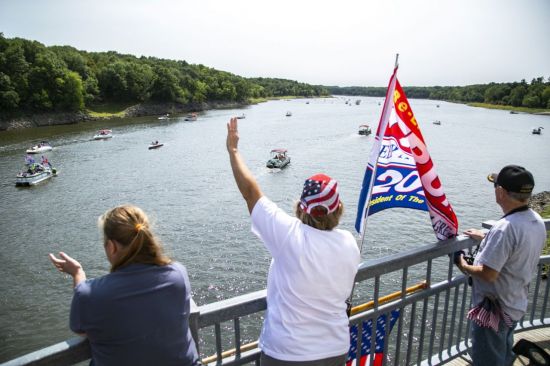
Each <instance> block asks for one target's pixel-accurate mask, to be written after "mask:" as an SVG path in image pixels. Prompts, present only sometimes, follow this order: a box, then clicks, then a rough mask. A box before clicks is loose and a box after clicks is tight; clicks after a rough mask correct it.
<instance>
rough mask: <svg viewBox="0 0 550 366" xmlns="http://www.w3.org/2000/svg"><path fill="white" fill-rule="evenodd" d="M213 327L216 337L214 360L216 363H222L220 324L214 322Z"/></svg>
mask: <svg viewBox="0 0 550 366" xmlns="http://www.w3.org/2000/svg"><path fill="white" fill-rule="evenodd" d="M214 327H215V337H216V355H217V359H218V361H217V362H216V364H217V365H221V364H222V331H221V325H220V323H216V324H215V325H214Z"/></svg>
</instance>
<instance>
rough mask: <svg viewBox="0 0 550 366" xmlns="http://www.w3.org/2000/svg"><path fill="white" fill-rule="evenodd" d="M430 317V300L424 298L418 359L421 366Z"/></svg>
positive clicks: (417, 361)
mask: <svg viewBox="0 0 550 366" xmlns="http://www.w3.org/2000/svg"><path fill="white" fill-rule="evenodd" d="M427 315H428V298H427V297H425V298H424V304H423V306H422V320H421V321H420V338H419V339H418V355H417V359H416V363H417V364H420V361H421V360H422V353H423V350H424V335H425V330H426V326H425V324H426V317H427Z"/></svg>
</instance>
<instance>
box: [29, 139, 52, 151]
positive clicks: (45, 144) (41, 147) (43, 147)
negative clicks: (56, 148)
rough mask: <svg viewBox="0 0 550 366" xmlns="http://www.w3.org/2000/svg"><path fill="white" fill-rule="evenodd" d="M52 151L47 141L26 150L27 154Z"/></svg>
mask: <svg viewBox="0 0 550 366" xmlns="http://www.w3.org/2000/svg"><path fill="white" fill-rule="evenodd" d="M51 150H53V147H52V145H50V143H49V142H48V141H42V142H40V143H39V144H37V145H34V146H33V147H31V148H29V149H27V151H26V153H27V154H40V153H43V152H46V151H51Z"/></svg>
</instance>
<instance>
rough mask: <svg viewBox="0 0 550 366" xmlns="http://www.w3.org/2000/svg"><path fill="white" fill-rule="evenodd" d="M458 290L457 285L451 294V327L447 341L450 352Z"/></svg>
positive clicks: (449, 351) (448, 351)
mask: <svg viewBox="0 0 550 366" xmlns="http://www.w3.org/2000/svg"><path fill="white" fill-rule="evenodd" d="M459 291H460V287H458V286H457V287H455V292H454V294H453V309H452V311H451V329H449V343H448V347H447V353H451V348H452V347H453V338H454V332H455V324H456V308H457V307H458V295H459ZM457 339H458V338H457Z"/></svg>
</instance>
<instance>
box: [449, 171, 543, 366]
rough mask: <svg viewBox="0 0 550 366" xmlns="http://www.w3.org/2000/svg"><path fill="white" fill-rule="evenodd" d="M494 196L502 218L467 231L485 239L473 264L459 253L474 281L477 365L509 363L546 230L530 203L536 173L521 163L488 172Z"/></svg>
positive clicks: (461, 264)
mask: <svg viewBox="0 0 550 366" xmlns="http://www.w3.org/2000/svg"><path fill="white" fill-rule="evenodd" d="M487 178H488V179H489V181H490V182H492V183H494V186H495V198H496V202H497V204H498V205H499V206H500V207H501V208H502V212H503V213H504V216H503V217H502V218H501V219H500V220H499V221H497V223H496V224H495V225H494V226H493V227H492V228H491V230H490V231H489V232H488V233H487V235H485V234H484V233H483V232H481V231H480V230H476V229H469V230H467V231H466V232H465V234H466V235H468V236H470V237H471V238H473V239H476V240H482V241H481V244H480V248H479V252H478V254H477V255H476V258H475V260H474V263H473V264H472V265H470V264H468V263H467V262H466V261H465V260H464V258H463V257H462V256H461V257H459V258H457V266H458V268H459V269H460V270H461V271H462V272H464V273H466V274H468V275H470V276H471V277H472V280H473V288H472V303H473V304H474V305H475V307H474V308H473V309H472V310H470V312H469V314H468V318H469V319H471V320H472V350H471V356H472V361H473V364H474V366H485V365H494V366H497V365H499V366H500V365H502V366H508V365H511V364H512V362H513V361H514V358H515V355H514V353H513V352H512V347H513V340H514V339H513V335H514V328H515V326H516V324H517V321H518V320H519V319H521V317H522V316H523V314H525V311H526V310H527V293H528V286H529V282H531V278H532V276H533V273H534V272H535V270H536V266H537V263H538V262H539V257H540V254H541V251H542V248H543V246H544V244H545V243H546V228H545V226H544V222H543V221H542V219H541V217H540V216H539V215H538V214H537V213H536V212H534V211H533V210H531V209H529V207H528V206H527V204H528V203H529V198H530V197H531V192H532V191H533V187H534V186H535V181H534V179H533V175H532V174H531V173H530V172H529V171H528V170H526V169H525V168H523V167H520V166H517V165H507V166H505V167H504V168H502V170H501V171H500V173H498V174H490V175H489V176H488V177H487Z"/></svg>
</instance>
